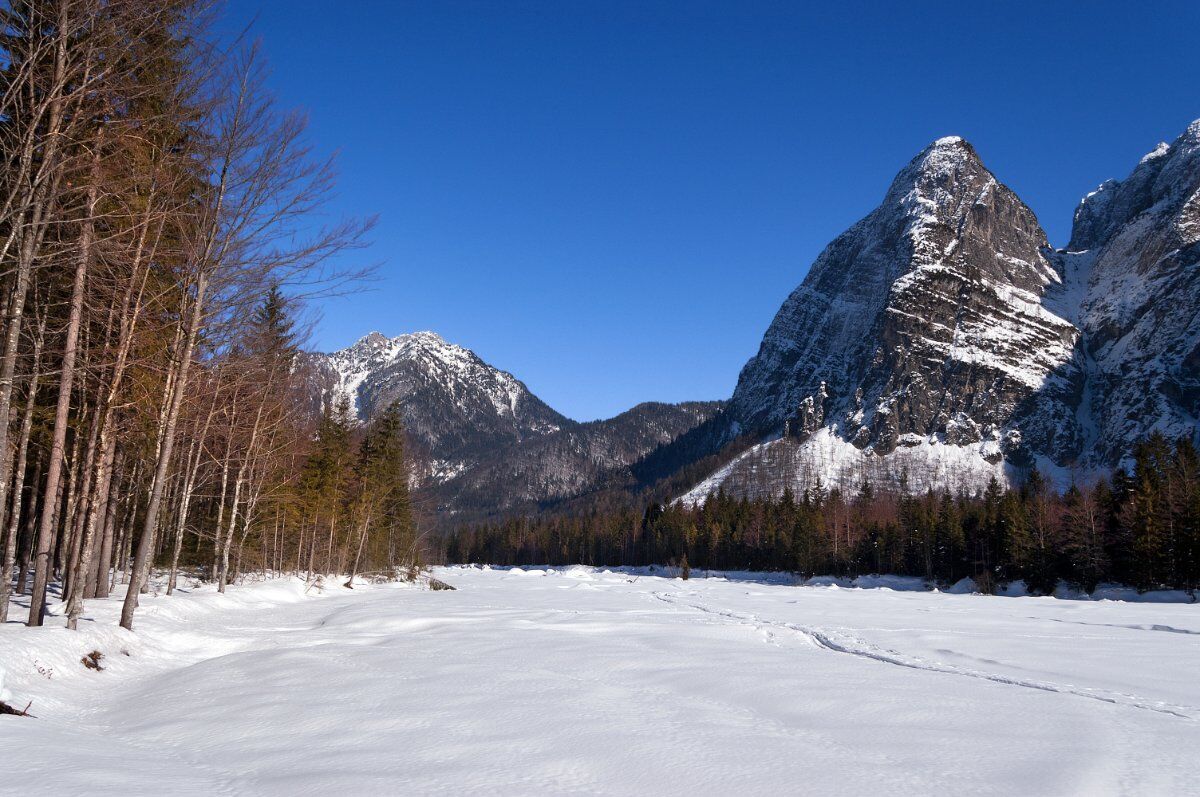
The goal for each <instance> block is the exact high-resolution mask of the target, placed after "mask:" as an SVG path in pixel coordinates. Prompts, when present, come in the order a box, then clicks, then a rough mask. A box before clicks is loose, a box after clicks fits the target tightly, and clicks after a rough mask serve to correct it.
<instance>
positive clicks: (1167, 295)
mask: <svg viewBox="0 0 1200 797" xmlns="http://www.w3.org/2000/svg"><path fill="white" fill-rule="evenodd" d="M1198 416H1200V122H1197V123H1195V124H1193V125H1191V126H1190V127H1189V128H1188V130H1187V131H1186V132H1185V133H1184V134H1183V135H1182V136H1181V137H1180V138H1179V139H1178V140H1176V141H1175V142H1174V143H1173V144H1171V145H1169V146H1168V145H1166V144H1163V145H1160V146H1159V147H1158V148H1157V149H1155V150H1154V151H1153V152H1151V153H1150V154H1149V155H1147V156H1146V157H1145V158H1144V159H1143V160H1142V162H1141V163H1140V164H1139V165H1138V167H1137V168H1136V169H1135V170H1134V172H1133V174H1132V175H1130V177H1129V178H1128V179H1127V180H1125V181H1123V182H1116V181H1110V182H1108V183H1105V184H1104V185H1102V186H1101V187H1100V189H1099V190H1097V191H1096V192H1093V193H1092V194H1090V195H1089V196H1088V197H1087V198H1086V199H1085V200H1084V201H1083V203H1082V204H1081V205H1080V207H1079V210H1078V211H1077V213H1076V216H1075V226H1074V232H1073V234H1072V239H1071V243H1070V245H1069V246H1068V247H1067V249H1065V250H1062V251H1055V250H1052V249H1051V248H1050V247H1049V245H1048V243H1047V241H1046V236H1045V233H1044V232H1043V231H1042V229H1041V227H1040V226H1039V224H1038V222H1037V219H1036V217H1035V216H1034V214H1033V212H1032V211H1031V210H1030V209H1029V208H1028V207H1026V206H1025V205H1024V204H1023V203H1022V202H1021V201H1020V199H1019V198H1018V197H1017V196H1016V194H1014V193H1013V192H1012V191H1011V190H1010V189H1009V188H1007V187H1006V186H1004V185H1003V184H1001V183H1000V182H999V181H998V180H997V179H996V178H995V176H994V175H992V173H991V172H989V171H988V170H987V169H986V168H985V167H984V165H983V164H982V162H981V161H980V159H979V157H978V155H977V154H976V152H975V150H974V148H973V147H971V145H970V144H968V143H967V142H965V141H963V140H962V139H960V138H955V137H950V138H944V139H940V140H938V141H936V142H934V143H933V144H932V145H930V146H929V147H928V148H926V149H925V150H924V151H922V152H921V153H920V154H919V155H918V156H917V157H916V158H914V159H913V161H912V162H910V163H909V164H908V166H906V167H905V168H904V169H903V170H902V171H901V172H900V173H899V175H898V176H897V177H896V179H895V181H894V182H893V183H892V185H891V187H890V188H889V189H888V191H887V194H886V195H885V197H884V200H883V202H882V204H881V205H880V206H879V207H878V208H876V209H875V210H874V211H872V212H871V213H870V214H869V215H868V216H867V217H866V218H864V219H863V220H862V221H860V222H859V223H857V224H855V225H854V226H853V227H851V228H850V229H849V230H847V231H846V232H845V233H843V234H842V235H840V236H838V238H837V239H835V240H834V241H833V242H832V243H831V244H830V245H829V246H828V247H827V248H826V249H825V251H824V252H823V253H822V254H821V255H820V257H818V258H817V260H816V262H815V263H814V264H813V266H812V268H811V269H810V270H809V273H808V275H807V277H806V278H805V279H804V281H803V283H802V284H801V285H800V286H799V287H798V288H797V289H796V290H795V291H794V292H793V293H792V295H791V296H790V297H788V299H787V301H786V302H784V304H783V306H782V307H781V309H780V310H779V312H778V314H777V315H776V317H775V320H774V321H773V322H772V323H771V325H770V327H769V328H768V330H767V332H766V335H765V336H764V338H763V342H762V345H761V347H760V349H759V352H758V354H757V355H756V356H755V357H754V358H752V359H751V360H750V361H749V362H748V363H747V364H746V366H745V368H744V369H743V370H742V373H741V376H740V378H739V380H738V385H737V388H736V390H735V392H734V395H733V398H732V400H731V401H730V404H729V406H728V408H727V410H726V411H725V412H724V413H722V415H721V416H720V417H719V418H717V419H715V420H714V421H713V422H711V423H710V424H709V426H710V427H711V428H710V431H709V432H708V433H707V439H709V440H710V441H713V445H712V446H710V451H711V449H714V448H715V449H719V448H720V446H721V445H724V444H725V443H727V442H728V441H730V440H733V439H734V438H735V437H737V436H739V435H747V434H749V435H752V436H755V437H757V438H758V439H759V440H760V441H761V442H759V443H758V444H757V445H754V446H752V447H750V448H749V449H748V450H746V451H743V452H741V453H740V454H738V455H737V456H736V458H733V459H732V461H730V462H727V463H725V464H723V465H722V466H721V467H720V468H719V469H718V470H717V471H715V472H713V473H711V474H710V475H709V476H708V477H706V478H705V479H703V480H702V481H701V482H700V483H699V484H698V485H696V486H695V487H694V488H693V489H692V490H691V491H690V492H689V493H688V494H687V499H688V500H700V499H702V498H703V497H704V496H705V495H707V494H708V493H709V492H711V491H713V490H715V489H717V488H718V487H724V488H725V489H726V490H728V491H731V492H741V493H749V494H759V493H776V494H777V493H779V492H781V491H782V490H783V488H784V487H788V486H790V487H792V488H793V489H795V490H802V489H804V488H806V487H809V486H813V485H815V484H817V483H820V484H822V485H825V486H840V487H843V488H845V489H849V490H855V489H858V488H859V487H860V486H861V484H862V483H863V482H867V481H869V482H872V483H874V484H877V485H879V484H882V485H887V486H894V487H899V488H902V489H907V490H924V489H927V488H930V487H935V488H946V489H967V490H973V489H978V488H981V487H982V486H983V485H985V484H986V483H987V481H988V480H989V479H990V478H992V477H997V478H999V479H1000V480H1002V481H1003V480H1010V481H1011V480H1016V479H1018V478H1020V476H1021V474H1022V473H1024V472H1025V471H1027V470H1028V468H1030V467H1032V466H1034V465H1037V466H1039V467H1041V468H1043V469H1045V470H1048V471H1050V472H1051V474H1052V475H1054V476H1056V477H1057V478H1058V480H1059V481H1060V482H1066V481H1069V479H1070V478H1072V477H1073V476H1075V475H1083V474H1086V473H1089V472H1092V471H1094V470H1095V469H1098V468H1104V467H1109V466H1112V465H1114V464H1116V463H1117V461H1118V460H1119V459H1120V458H1121V457H1122V456H1124V455H1126V454H1127V453H1128V452H1129V451H1130V449H1131V448H1132V446H1133V444H1134V443H1135V442H1136V441H1137V440H1139V439H1141V438H1143V437H1144V436H1146V435H1147V434H1148V433H1150V432H1151V431H1152V430H1160V431H1163V432H1165V433H1167V434H1168V435H1170V436H1179V435H1191V436H1192V437H1193V438H1200V431H1198V429H1200V426H1198V422H1197V418H1198ZM713 429H716V430H718V431H719V433H716V432H714V431H713ZM680 444H682V441H681V443H680ZM677 445H679V444H677ZM699 453H703V452H699ZM658 456H660V457H661V456H662V454H661V453H660V454H659V455H658Z"/></svg>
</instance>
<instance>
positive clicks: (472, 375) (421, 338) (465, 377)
mask: <svg viewBox="0 0 1200 797" xmlns="http://www.w3.org/2000/svg"><path fill="white" fill-rule="evenodd" d="M324 356H325V357H326V358H327V360H328V362H329V364H330V366H331V367H332V369H333V371H334V373H335V374H336V376H337V380H336V385H335V386H334V393H335V394H336V395H337V396H345V397H347V398H349V399H350V402H351V404H352V406H353V407H354V412H355V415H356V416H358V417H359V418H361V417H362V416H363V414H364V410H363V407H362V406H361V405H360V404H359V401H358V398H359V392H360V389H361V388H362V386H363V385H364V384H365V383H366V382H367V381H368V380H371V379H373V378H374V377H375V376H376V375H377V374H379V373H380V372H382V371H384V370H385V369H387V368H388V367H390V366H392V365H393V364H395V363H397V362H400V361H411V362H414V363H417V364H419V365H420V367H421V368H422V369H423V370H424V371H425V372H426V373H427V374H428V376H429V378H431V379H433V380H436V381H438V382H439V383H441V384H444V385H447V386H448V389H449V390H450V391H451V392H452V393H453V394H455V395H460V394H463V393H465V392H467V391H471V390H476V391H479V392H480V393H481V394H482V395H483V396H484V398H485V400H486V401H488V402H489V403H490V404H491V405H492V410H493V411H494V412H495V414H496V415H497V416H498V417H501V418H515V417H516V416H517V413H518V411H519V406H518V405H519V404H520V401H521V398H522V397H523V396H524V395H525V393H526V390H525V386H524V385H522V384H521V382H520V381H518V380H517V378H516V377H514V376H513V375H512V374H510V373H508V372H507V371H501V370H499V369H496V368H493V367H491V366H490V365H488V364H487V363H485V362H484V361H483V360H481V359H480V358H479V357H478V356H477V355H476V354H475V353H474V352H472V351H471V350H470V349H466V348H463V347H462V346H459V345H457V344H454V343H448V342H447V341H446V340H445V339H443V338H442V337H441V336H440V335H438V334H437V333H436V332H429V331H425V332H412V333H409V334H405V335H397V336H396V337H394V338H389V337H387V336H386V335H383V334H382V333H379V332H371V333H369V334H367V335H365V336H363V337H362V338H361V339H359V340H358V341H357V342H356V343H355V344H354V345H352V346H349V347H347V348H345V349H341V350H339V351H336V352H333V353H332V354H328V355H324ZM548 431H553V428H551V429H549V430H548Z"/></svg>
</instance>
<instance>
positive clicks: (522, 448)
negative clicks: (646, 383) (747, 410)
mask: <svg viewBox="0 0 1200 797" xmlns="http://www.w3.org/2000/svg"><path fill="white" fill-rule="evenodd" d="M307 359H308V366H309V368H310V370H311V372H312V373H313V374H314V377H313V378H314V382H315V384H314V386H313V392H314V397H315V398H319V399H320V400H323V401H328V400H330V399H335V398H337V397H341V396H345V397H346V398H348V399H349V401H350V402H351V405H352V407H353V408H354V412H355V414H356V415H357V416H358V418H359V419H360V420H363V421H367V420H369V419H370V418H371V417H372V416H374V415H375V414H376V413H377V412H379V411H381V410H382V409H384V408H386V407H388V406H390V405H392V404H393V403H398V405H399V407H400V410H401V414H402V416H403V418H404V423H405V427H406V429H407V431H408V435H409V438H410V440H411V441H412V443H413V444H414V445H413V454H414V457H413V459H414V462H415V464H416V465H417V467H418V478H419V481H420V483H421V485H422V486H423V487H424V488H426V489H427V490H428V491H429V493H430V494H431V495H433V496H434V499H435V501H436V502H437V504H438V505H439V507H441V508H442V509H444V510H446V511H451V512H459V511H467V510H470V511H472V512H478V513H482V514H488V513H491V512H495V511H499V510H504V509H510V508H514V507H516V506H521V505H526V504H537V503H540V502H545V501H549V500H555V499H559V498H565V497H569V496H571V495H574V494H576V493H578V492H582V491H585V490H587V489H589V488H590V487H592V486H594V485H595V484H597V483H598V482H599V481H600V480H601V479H603V478H605V476H606V475H607V474H608V472H609V471H610V470H612V469H616V468H620V467H623V466H626V465H629V464H631V463H632V462H634V461H636V460H637V459H639V458H641V457H642V456H644V455H646V454H647V453H649V452H650V451H652V450H653V449H655V448H656V447H658V446H660V445H663V444H665V443H669V442H670V441H671V440H673V439H675V438H676V437H678V436H679V435H680V434H682V433H684V432H686V431H687V430H688V429H690V428H692V427H693V426H695V425H697V424H699V423H702V422H703V421H705V420H707V419H708V418H709V417H711V416H712V415H713V414H714V413H715V412H716V411H717V409H718V408H719V406H720V404H719V403H718V402H690V403H684V404H659V403H647V404H641V405H638V406H637V407H635V408H633V409H631V410H629V411H627V412H625V413H622V414H621V415H618V416H616V417H615V418H610V419H608V420H603V421H593V422H591V423H580V422H577V421H574V420H571V419H570V418H567V417H565V416H563V415H561V414H559V413H558V412H556V411H555V410H553V409H551V408H550V407H549V406H548V405H547V404H546V403H545V402H543V401H542V400H541V399H539V398H538V397H537V396H535V395H534V394H533V393H532V392H530V390H529V389H528V388H527V387H526V386H525V384H524V383H523V382H521V381H520V380H519V379H517V378H516V377H514V376H513V375H512V374H510V373H508V372H506V371H501V370H499V369H498V368H495V367H493V366H491V365H489V364H488V363H486V362H484V361H483V360H482V359H480V358H479V357H478V356H477V355H476V354H475V353H474V352H472V351H470V350H469V349H466V348H463V347H462V346H458V345H456V344H453V343H448V342H447V341H445V340H443V339H442V338H441V337H440V336H439V335H437V334H435V333H433V332H415V333H412V334H408V335H399V336H397V337H391V338H390V337H387V336H386V335H383V334H381V333H379V332H372V333H370V334H368V335H366V336H365V337H363V338H362V339H361V340H359V341H358V342H356V343H355V344H353V345H352V346H349V347H347V348H345V349H342V350H340V351H336V352H333V353H332V354H312V355H308V358H307Z"/></svg>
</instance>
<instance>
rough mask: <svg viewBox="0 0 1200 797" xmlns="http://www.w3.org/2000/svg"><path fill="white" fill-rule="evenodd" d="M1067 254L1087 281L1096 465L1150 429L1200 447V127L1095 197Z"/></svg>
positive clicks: (1084, 307)
mask: <svg viewBox="0 0 1200 797" xmlns="http://www.w3.org/2000/svg"><path fill="white" fill-rule="evenodd" d="M1064 256H1065V257H1066V258H1069V259H1073V260H1077V261H1079V262H1081V263H1082V265H1081V266H1080V270H1081V271H1082V272H1084V276H1085V280H1084V283H1085V286H1086V287H1085V292H1084V295H1083V298H1082V302H1081V305H1080V309H1079V314H1080V321H1081V324H1082V327H1083V332H1084V336H1085V344H1086V346H1085V348H1086V350H1087V355H1088V358H1089V364H1090V383H1091V384H1090V389H1091V396H1090V401H1091V402H1092V407H1093V415H1094V417H1095V419H1096V426H1097V430H1096V445H1095V456H1096V458H1097V459H1098V460H1101V461H1108V460H1115V459H1117V458H1119V457H1121V456H1123V455H1126V454H1128V452H1129V450H1130V448H1131V446H1132V445H1133V444H1134V443H1135V442H1137V441H1138V440H1139V439H1140V438H1142V437H1144V436H1145V435H1146V434H1147V433H1148V432H1150V431H1152V430H1156V431H1160V432H1162V433H1164V434H1165V435H1167V436H1168V438H1175V437H1179V436H1191V437H1192V438H1193V439H1197V440H1200V120H1197V121H1196V122H1193V123H1192V125H1191V126H1190V127H1188V129H1187V130H1186V131H1185V132H1184V134H1183V135H1181V136H1180V137H1179V138H1178V139H1176V140H1175V141H1174V142H1173V143H1172V144H1170V145H1168V144H1160V145H1159V146H1158V147H1156V148H1155V149H1154V150H1153V151H1152V152H1150V153H1149V154H1148V155H1146V157H1144V158H1143V159H1142V160H1141V162H1140V163H1139V164H1138V166H1137V168H1135V169H1134V170H1133V173H1132V174H1130V175H1129V177H1127V178H1126V179H1125V180H1123V181H1120V182H1117V181H1115V180H1110V181H1108V182H1106V183H1104V184H1103V185H1102V186H1100V188H1099V189H1097V190H1096V191H1095V192H1093V193H1092V194H1089V195H1088V196H1087V197H1086V198H1085V199H1084V200H1083V202H1082V203H1081V204H1080V206H1079V209H1078V210H1077V211H1076V214H1075V224H1074V230H1073V234H1072V236H1071V244H1070V247H1069V252H1068V253H1066V254H1065V255H1064Z"/></svg>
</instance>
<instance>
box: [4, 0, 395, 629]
mask: <svg viewBox="0 0 1200 797" xmlns="http://www.w3.org/2000/svg"><path fill="white" fill-rule="evenodd" d="M209 11H210V10H209V8H208V6H207V4H206V3H203V2H192V1H191V0H31V1H18V0H11V1H10V2H7V3H5V4H3V7H0V20H2V23H3V30H2V32H0V154H2V156H3V159H4V166H3V172H2V174H0V301H2V302H3V325H2V327H0V555H2V557H3V571H2V573H3V576H4V577H3V578H0V621H3V620H5V619H7V618H8V616H9V614H10V613H11V612H12V611H13V607H14V606H15V605H16V604H15V603H14V601H13V593H14V591H15V592H16V593H20V594H28V595H29V596H30V599H29V609H28V618H27V622H28V623H29V624H30V625H40V624H42V622H43V620H44V617H45V607H46V604H47V599H48V594H51V595H53V594H54V593H56V592H57V591H58V590H60V589H61V591H62V592H61V597H62V598H63V600H65V602H66V614H67V624H68V625H69V626H70V627H75V625H76V623H77V622H78V620H79V617H80V615H81V613H82V611H83V607H84V601H85V600H86V599H88V598H93V597H104V596H106V595H108V593H109V591H110V590H113V589H115V588H116V586H117V585H118V584H121V583H129V584H130V585H131V586H130V588H129V589H128V591H127V597H126V598H125V603H124V607H123V611H122V616H121V624H122V625H124V626H125V627H132V625H133V618H134V612H135V609H136V607H137V601H138V595H139V592H141V591H144V590H145V589H146V586H147V581H148V577H149V573H150V570H151V567H152V566H155V565H157V566H160V567H163V568H167V569H168V570H169V584H168V590H170V589H174V587H175V583H176V580H177V573H178V572H179V569H180V568H181V567H182V566H197V567H203V569H204V571H205V573H207V574H208V575H211V577H212V578H214V579H216V580H217V581H218V583H219V585H220V588H221V589H222V590H224V587H225V585H226V584H227V583H228V582H229V581H230V580H231V579H233V578H235V577H236V575H237V574H238V573H239V572H244V571H245V570H247V569H250V568H254V569H261V570H264V571H267V570H271V571H286V570H294V571H296V572H300V573H303V574H305V575H306V576H312V575H313V574H314V573H321V572H338V573H346V572H351V573H352V574H353V572H354V571H356V570H357V571H362V570H366V569H376V568H384V567H390V566H393V565H396V564H398V563H401V562H406V561H410V560H411V559H412V557H413V555H414V554H413V545H414V540H413V530H412V521H411V518H410V512H409V505H408V504H409V501H408V491H407V471H406V467H405V465H404V457H403V444H402V441H403V432H402V430H401V428H400V423H399V416H398V414H397V413H396V412H395V411H392V412H388V413H384V414H383V415H382V416H381V417H380V418H378V419H377V420H376V421H375V422H374V423H373V424H372V425H371V426H370V427H369V428H367V429H359V428H358V427H357V425H356V424H355V423H353V422H352V420H351V418H350V410H349V407H348V406H346V405H345V403H342V404H341V405H340V406H333V407H325V408H324V411H323V414H322V412H321V411H318V410H317V409H316V408H314V406H313V405H314V403H315V402H314V401H313V400H312V399H311V395H312V389H311V384H310V383H309V378H310V377H309V375H308V374H306V371H305V362H304V358H303V357H301V356H300V355H299V344H300V339H301V338H302V335H301V333H300V331H299V325H298V324H297V322H296V319H297V318H298V317H299V316H298V314H299V313H300V311H301V304H302V301H303V300H304V299H305V298H308V297H312V296H314V295H319V294H322V293H328V292H331V291H336V290H340V289H342V288H343V287H344V286H346V285H347V284H348V283H349V282H351V281H353V280H354V279H356V278H357V277H358V276H360V275H359V274H356V273H350V272H348V271H344V270H339V269H337V268H334V267H332V266H331V265H330V263H331V262H332V260H331V258H332V257H333V256H334V255H337V254H339V253H343V252H345V251H346V250H348V249H352V248H355V247H358V246H359V245H361V244H362V242H363V236H364V234H365V233H366V232H367V231H368V229H369V227H370V222H369V221H356V220H350V221H345V222H336V223H332V224H327V225H326V226H322V222H319V221H317V219H319V218H324V216H323V215H322V214H323V213H324V211H325V208H326V202H327V200H328V199H329V197H330V192H331V190H332V189H333V186H334V173H333V165H332V163H331V162H329V161H327V160H322V159H320V158H317V157H316V156H315V155H314V153H312V152H311V151H310V149H309V148H308V146H307V145H306V143H305V137H304V130H305V122H304V117H303V116H302V115H300V114H298V113H293V112H287V111H284V110H282V109H280V108H278V107H277V106H276V104H275V102H274V101H273V99H272V97H271V95H270V94H269V93H268V92H267V91H266V90H265V89H264V86H263V80H264V74H265V73H264V67H263V65H262V63H261V59H260V58H259V56H258V52H257V48H256V47H255V45H254V44H253V43H248V42H245V41H240V40H239V41H235V42H232V43H228V42H223V41H221V40H220V39H218V38H217V37H215V36H213V35H212V34H211V33H210V31H211V30H212V28H211V22H212V19H211V15H210V13H209ZM352 577H353V576H352Z"/></svg>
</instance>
